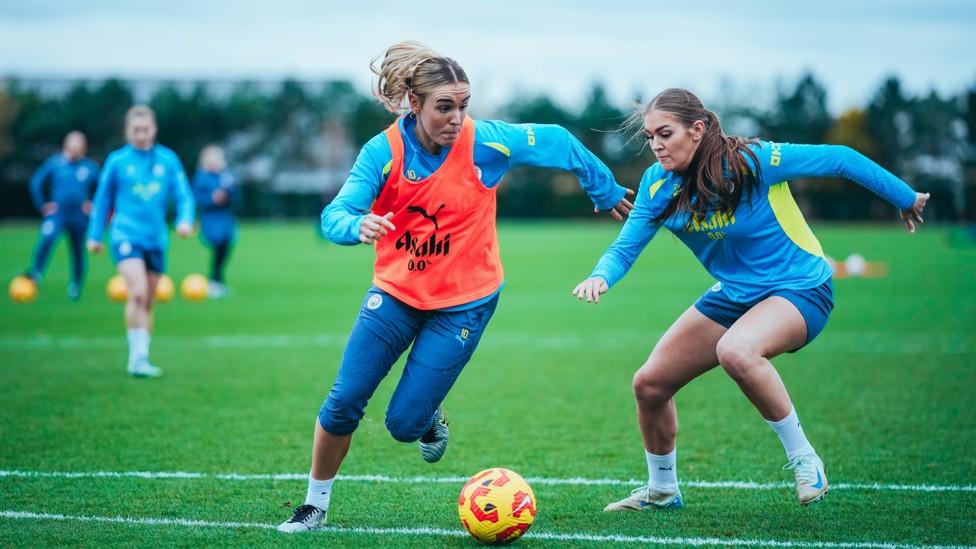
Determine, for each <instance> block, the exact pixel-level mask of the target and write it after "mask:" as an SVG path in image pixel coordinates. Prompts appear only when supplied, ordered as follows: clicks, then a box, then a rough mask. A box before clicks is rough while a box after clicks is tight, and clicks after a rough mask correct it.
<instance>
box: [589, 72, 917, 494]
mask: <svg viewBox="0 0 976 549" xmlns="http://www.w3.org/2000/svg"><path fill="white" fill-rule="evenodd" d="M628 127H630V128H631V129H636V128H638V127H639V128H641V132H640V133H641V135H642V136H643V137H645V138H646V139H647V142H648V144H649V146H650V148H651V150H652V151H653V152H654V154H655V156H656V157H657V159H658V162H657V163H656V164H654V165H653V166H651V167H650V168H649V169H648V170H647V171H646V172H645V174H644V177H643V179H642V180H641V184H640V190H639V191H638V195H637V200H636V202H635V205H634V210H633V212H631V215H630V218H629V219H628V220H627V222H626V223H625V224H624V227H623V228H622V229H621V231H620V235H619V236H618V237H617V239H616V240H615V241H614V243H613V244H612V245H611V246H610V248H609V249H607V251H606V252H605V253H604V254H603V256H602V257H601V258H600V260H599V262H598V263H597V265H596V268H595V269H594V270H593V272H592V273H591V274H590V277H589V278H587V279H586V280H585V281H583V282H582V283H580V284H579V285H578V286H577V287H576V288H575V289H574V290H573V293H574V295H576V296H577V298H578V299H586V301H587V302H594V303H595V302H598V301H599V296H600V294H602V293H604V292H606V291H607V290H608V289H609V288H610V287H612V286H613V285H614V284H615V283H616V282H618V281H619V280H620V279H621V278H622V277H623V276H624V275H625V274H626V273H627V271H628V270H629V269H630V267H631V266H632V265H633V264H634V261H635V260H636V259H637V256H638V255H640V253H641V251H642V250H643V249H644V247H645V246H647V244H648V243H649V242H650V240H651V239H652V238H653V237H654V235H655V233H657V231H658V230H659V229H660V228H661V227H665V228H667V229H668V230H669V231H671V232H672V233H673V234H674V235H675V236H676V237H677V238H678V239H679V240H681V241H682V242H683V243H684V244H685V245H687V246H688V247H689V248H690V249H691V251H692V252H693V253H694V254H695V256H696V257H697V258H698V260H699V261H700V262H701V263H702V265H703V266H704V267H705V269H706V270H707V271H708V272H709V274H711V275H712V276H713V277H715V279H716V280H717V282H716V284H715V285H714V286H712V287H711V288H710V289H709V290H707V291H706V292H705V293H704V294H703V295H702V296H701V297H700V298H699V299H698V300H697V301H696V302H695V304H694V306H692V307H691V308H689V309H688V310H687V311H686V312H685V313H684V314H682V315H681V317H679V318H678V320H676V321H675V322H674V324H672V325H671V327H670V328H669V329H668V331H667V332H666V333H665V334H664V336H662V338H661V340H660V341H658V343H657V345H656V346H655V347H654V350H653V351H652V352H651V355H650V357H649V358H648V359H647V361H646V362H645V363H644V365H643V366H642V367H641V368H640V369H639V370H638V371H637V373H636V375H635V376H634V382H633V389H634V396H635V397H636V399H637V410H638V423H639V424H640V428H641V434H642V437H643V441H644V451H645V457H646V459H647V466H648V477H649V478H648V484H647V485H646V486H643V487H641V488H638V489H636V490H634V491H633V492H632V494H631V495H630V496H629V497H627V498H625V499H623V500H621V501H619V502H615V503H611V504H610V505H608V506H607V507H606V509H605V510H607V511H623V510H638V509H655V508H670V507H680V506H681V505H682V500H681V492H680V490H679V489H678V480H677V472H676V452H675V438H676V436H677V432H678V422H677V411H676V409H675V405H674V399H673V397H674V394H675V393H676V392H677V391H678V390H679V389H680V388H681V387H683V386H684V385H686V384H687V383H689V382H690V381H691V380H692V379H694V378H696V377H698V376H699V375H701V374H703V373H705V372H706V371H708V370H711V369H712V368H714V367H715V366H718V365H721V366H722V368H723V369H725V371H726V372H727V373H728V374H729V376H730V377H732V379H734V380H735V381H736V383H738V385H739V387H740V389H741V390H742V392H743V393H744V394H745V395H746V396H747V397H748V398H749V400H750V401H751V402H752V403H753V405H754V406H755V407H756V408H757V409H758V410H759V412H760V414H762V416H763V417H764V418H765V419H766V420H767V422H768V423H769V425H770V426H771V427H772V428H773V430H774V432H776V434H777V435H778V436H779V438H780V441H781V442H782V443H783V447H784V449H785V450H786V454H787V459H788V460H789V464H788V467H787V468H789V469H793V471H794V476H795V480H796V491H797V498H798V499H799V501H800V503H801V504H802V505H808V504H810V503H812V502H814V501H818V500H819V499H820V498H822V497H823V495H824V494H825V493H826V491H827V487H828V485H827V477H826V473H825V471H824V465H823V461H822V460H821V459H820V457H819V456H818V455H817V453H816V452H815V451H814V449H813V446H812V445H811V444H810V443H809V441H808V440H807V438H806V436H805V434H804V432H803V429H801V427H800V422H799V420H798V419H797V415H796V411H795V409H794V408H793V404H792V401H791V400H790V397H789V394H788V393H787V391H786V387H785V386H784V385H783V381H782V379H781V378H780V376H779V373H778V372H777V371H776V369H775V368H774V367H773V365H772V363H771V362H770V359H771V358H773V357H775V356H777V355H780V354H782V353H785V352H792V351H796V350H797V349H799V348H800V347H803V346H804V345H806V344H807V343H809V342H810V341H812V340H813V339H814V338H815V337H816V336H817V334H819V333H820V331H821V330H822V329H823V327H824V325H825V324H826V322H827V318H828V316H829V315H830V311H831V309H832V308H833V295H832V286H831V276H832V274H833V270H832V269H831V267H830V265H829V264H828V263H827V261H826V259H825V258H824V253H823V250H822V249H821V247H820V243H819V242H818V241H817V239H816V237H814V235H813V233H812V232H811V231H810V228H809V227H808V226H807V224H806V222H805V221H804V219H803V216H802V215H801V213H800V210H799V208H798V207H797V205H796V203H795V202H794V201H793V197H792V195H791V194H790V191H789V187H788V184H787V181H788V180H791V179H796V178H804V177H844V178H847V179H851V180H853V181H855V182H857V183H859V184H861V185H862V186H864V187H866V188H868V189H870V190H871V191H873V192H874V193H876V194H878V195H879V196H881V197H883V198H884V199H886V200H887V201H889V202H891V203H892V204H894V205H895V207H897V208H898V209H899V210H900V211H901V217H902V219H903V220H904V222H905V224H906V227H907V228H908V231H909V232H914V231H915V223H921V222H922V217H921V213H922V210H923V208H924V207H925V202H926V201H927V200H928V197H929V195H928V194H921V193H916V192H915V191H913V190H912V189H911V188H910V187H909V186H908V185H907V184H905V183H904V182H903V181H901V180H900V179H898V178H897V177H895V176H894V175H892V174H891V173H889V172H887V171H885V170H884V169H883V168H881V167H880V166H878V165H877V164H875V163H874V162H872V161H870V160H868V159H867V158H865V157H864V156H862V155H861V154H859V153H857V152H855V151H853V150H851V149H850V148H847V147H842V146H829V145H820V146H813V145H790V144H779V143H770V142H760V141H757V140H747V139H742V138H739V137H730V136H727V135H725V134H724V133H723V132H722V126H721V123H720V122H719V119H718V117H717V116H716V115H715V113H713V112H711V111H708V110H706V109H705V107H704V106H702V104H701V101H699V100H698V98H697V97H695V96H694V95H693V94H692V93H691V92H688V91H687V90H681V89H669V90H665V91H664V92H662V93H661V94H659V95H658V96H657V97H656V98H654V99H653V100H652V101H651V102H650V103H648V104H647V105H646V106H643V107H641V108H640V109H638V111H637V112H636V113H635V115H634V116H632V117H631V119H630V124H629V125H628Z"/></svg>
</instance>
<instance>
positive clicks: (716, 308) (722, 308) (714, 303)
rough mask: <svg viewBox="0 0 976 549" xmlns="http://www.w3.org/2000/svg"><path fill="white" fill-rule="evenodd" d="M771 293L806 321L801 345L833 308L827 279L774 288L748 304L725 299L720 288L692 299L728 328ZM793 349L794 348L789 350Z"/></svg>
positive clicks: (816, 331)
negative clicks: (801, 287)
mask: <svg viewBox="0 0 976 549" xmlns="http://www.w3.org/2000/svg"><path fill="white" fill-rule="evenodd" d="M772 296H779V297H782V298H784V299H786V300H788V301H789V302H790V303H792V304H793V305H794V306H795V307H796V308H797V309H798V310H799V311H800V314H801V315H803V320H804V321H806V324H807V340H806V342H805V343H804V344H803V345H804V346H806V345H808V344H809V343H810V342H811V341H813V339H814V338H815V337H817V336H818V335H820V332H822V331H823V329H824V326H826V325H827V319H828V318H830V311H831V310H833V308H834V285H833V283H832V282H831V281H830V279H827V281H826V282H824V283H823V284H821V285H820V286H817V287H816V288H810V289H809V290H776V291H774V292H770V293H769V294H767V295H766V296H764V297H763V298H762V299H759V300H758V301H756V302H755V303H750V304H742V303H736V302H734V301H732V300H730V299H728V298H727V297H726V296H725V294H724V293H722V292H714V291H712V290H708V291H707V292H705V293H704V294H702V296H701V297H699V298H698V301H696V302H695V308H696V309H698V310H699V311H700V312H701V313H702V314H703V315H705V316H707V317H708V318H710V319H712V320H714V321H715V322H718V323H719V324H721V325H722V326H725V327H726V328H731V327H732V325H733V324H735V322H736V321H737V320H739V319H740V318H742V315H744V314H746V312H747V311H748V310H749V309H752V308H753V306H755V305H756V303H759V302H760V301H763V300H765V299H766V298H769V297H772ZM796 350H798V349H794V350H793V351H796ZM793 351H791V352H793Z"/></svg>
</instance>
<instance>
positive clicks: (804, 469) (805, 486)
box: [783, 454, 827, 507]
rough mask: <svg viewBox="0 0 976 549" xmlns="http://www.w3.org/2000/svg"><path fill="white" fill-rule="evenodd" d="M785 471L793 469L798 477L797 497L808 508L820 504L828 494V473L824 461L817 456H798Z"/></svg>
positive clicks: (786, 466)
mask: <svg viewBox="0 0 976 549" xmlns="http://www.w3.org/2000/svg"><path fill="white" fill-rule="evenodd" d="M783 469H792V470H793V476H794V477H796V497H797V499H799V500H800V505H803V506H804V507H806V506H807V505H810V504H811V503H815V502H818V501H820V500H822V499H823V498H824V495H826V493H827V473H826V472H825V470H824V463H823V460H821V459H820V456H818V455H817V454H804V455H802V456H796V457H795V458H793V459H792V460H790V462H789V463H787V464H786V465H784V466H783Z"/></svg>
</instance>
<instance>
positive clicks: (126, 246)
mask: <svg viewBox="0 0 976 549" xmlns="http://www.w3.org/2000/svg"><path fill="white" fill-rule="evenodd" d="M112 259H113V260H115V264H116V265H118V264H119V262H120V261H124V260H126V259H141V260H142V261H143V262H144V263H145V264H146V270H147V271H149V272H151V273H159V274H163V273H165V272H166V254H165V253H164V252H163V250H150V249H146V248H142V247H140V246H135V245H133V244H132V243H130V242H129V241H128V240H123V241H122V242H113V243H112Z"/></svg>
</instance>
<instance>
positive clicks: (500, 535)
mask: <svg viewBox="0 0 976 549" xmlns="http://www.w3.org/2000/svg"><path fill="white" fill-rule="evenodd" d="M535 512H536V508H535V494H534V493H533V492H532V488H531V487H530V486H529V483H528V482H526V481H525V479H524V478H522V477H521V476H520V475H519V474H518V473H516V472H514V471H510V470H508V469H502V468H492V469H485V470H484V471H481V472H480V473H478V474H476V475H474V476H473V477H471V479H470V480H468V482H467V483H466V484H465V485H464V487H463V488H461V495H460V496H459V497H458V515H459V516H460V518H461V524H463V525H464V528H465V529H466V530H467V531H468V532H469V533H470V534H471V535H472V536H473V537H474V538H475V539H476V540H478V541H480V542H482V543H486V544H489V545H503V544H506V543H511V542H513V541H515V540H517V539H519V538H520V537H522V535H523V534H525V532H527V531H528V529H529V526H531V525H532V521H533V520H535Z"/></svg>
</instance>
